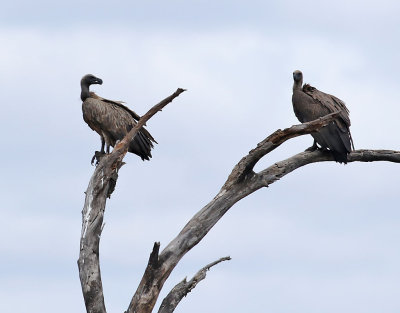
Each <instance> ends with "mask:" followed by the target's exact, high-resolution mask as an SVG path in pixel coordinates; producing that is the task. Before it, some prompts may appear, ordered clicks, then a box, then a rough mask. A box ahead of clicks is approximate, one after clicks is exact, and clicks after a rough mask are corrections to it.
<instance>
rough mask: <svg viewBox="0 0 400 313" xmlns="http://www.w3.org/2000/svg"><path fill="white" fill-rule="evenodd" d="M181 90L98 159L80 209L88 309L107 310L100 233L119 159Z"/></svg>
mask: <svg viewBox="0 0 400 313" xmlns="http://www.w3.org/2000/svg"><path fill="white" fill-rule="evenodd" d="M183 91H184V89H180V88H179V89H178V90H177V91H176V92H175V93H173V94H172V95H171V96H169V97H167V98H165V99H164V100H162V101H161V102H160V103H158V104H156V105H155V106H154V107H152V108H151V109H150V110H149V111H148V112H147V113H146V114H145V115H144V116H143V117H142V118H141V119H140V120H139V122H138V123H137V125H136V126H135V127H134V128H132V130H131V131H130V132H129V133H128V134H127V135H126V136H125V138H124V139H123V140H122V141H121V142H120V143H119V144H117V145H116V147H115V148H114V149H113V151H112V153H110V154H108V155H106V156H104V157H103V158H102V159H101V160H100V163H99V165H98V166H97V167H96V169H95V171H94V173H93V175H92V177H91V178H90V181H89V185H88V188H87V190H86V198H85V204H84V206H83V210H82V231H81V240H80V253H79V259H78V267H79V278H80V281H81V286H82V293H83V297H84V300H85V306H86V311H87V312H90V313H105V312H106V308H105V304H104V296H103V287H102V282H101V275H100V265H99V244H100V236H101V232H102V224H103V216H104V210H105V205H106V199H107V197H109V196H110V195H111V193H112V191H113V189H114V187H115V183H116V181H117V179H118V170H119V169H120V167H121V166H122V165H123V163H122V159H123V157H124V156H125V154H126V152H127V150H128V146H129V142H130V141H132V139H133V138H134V137H135V136H136V134H137V132H138V130H139V129H140V128H141V127H142V126H143V125H144V124H145V123H146V122H147V121H148V120H149V119H150V118H151V117H152V116H153V115H154V114H156V113H157V112H158V111H161V109H162V108H164V107H165V106H166V105H167V104H168V103H170V102H171V101H172V100H173V99H174V98H176V97H178V96H179V95H180V94H181V93H182V92H183ZM157 255H158V251H157Z"/></svg>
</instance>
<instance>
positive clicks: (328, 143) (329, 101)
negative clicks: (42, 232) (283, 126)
mask: <svg viewBox="0 0 400 313" xmlns="http://www.w3.org/2000/svg"><path fill="white" fill-rule="evenodd" d="M293 80H294V84H293V96H292V103H293V110H294V113H295V114H296V117H297V118H298V120H299V121H300V122H301V123H305V122H309V121H313V120H316V119H318V118H320V117H322V116H325V115H327V114H329V113H332V112H336V111H340V113H339V115H338V116H337V117H336V118H335V119H334V120H333V121H332V122H330V123H329V124H328V125H327V126H325V127H322V128H321V129H320V130H318V131H317V132H314V133H312V134H311V135H312V136H313V137H314V143H313V145H312V146H311V147H310V148H309V149H307V150H315V149H317V148H318V146H317V143H318V144H319V145H320V147H321V148H322V149H329V150H330V151H331V152H332V154H333V157H334V158H335V161H336V162H339V163H347V156H348V154H349V153H350V152H351V150H352V149H353V150H354V145H353V139H352V138H351V133H350V118H349V110H348V109H347V107H346V105H345V103H344V102H343V101H342V100H340V99H338V98H336V97H335V96H332V95H330V94H327V93H324V92H322V91H319V90H318V89H316V88H314V87H312V86H310V85H309V84H304V85H303V73H302V72H301V71H298V70H296V71H294V72H293Z"/></svg>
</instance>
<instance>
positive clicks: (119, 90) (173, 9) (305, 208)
mask: <svg viewBox="0 0 400 313" xmlns="http://www.w3.org/2000/svg"><path fill="white" fill-rule="evenodd" d="M399 14H400V2H398V1H389V0H388V1H379V2H372V1H371V2H366V1H344V0H340V1H334V2H333V1H329V2H327V1H291V0H287V1H271V2H265V1H218V2H216V1H191V2H188V1H168V3H167V2H166V1H148V2H147V3H146V4H143V3H142V2H139V1H113V2H111V1H86V2H81V1H68V2H65V3H62V4H60V3H58V2H54V1H40V0H39V1H35V2H32V1H12V2H11V1H9V2H8V3H2V9H1V12H0V40H1V49H0V56H1V57H0V83H1V91H2V100H3V101H2V103H3V105H2V114H1V119H2V121H1V126H0V129H1V132H2V134H4V135H5V136H4V140H3V141H4V144H3V152H2V153H1V156H0V164H1V165H0V166H1V172H2V177H3V179H2V180H1V183H0V184H1V185H0V190H1V191H0V192H1V199H2V205H1V208H0V210H1V217H2V218H1V219H0V237H1V238H2V239H1V240H0V255H1V258H0V311H1V312H16V313H26V312H38V313H39V312H40V313H50V312H54V311H57V312H58V313H67V312H68V313H69V312H77V313H79V312H82V313H83V312H85V307H84V303H83V297H82V294H81V289H80V283H79V276H78V268H77V264H76V261H77V258H78V253H79V236H80V233H81V210H82V207H83V203H84V191H85V190H86V188H87V184H88V181H89V178H90V176H91V174H92V173H93V170H94V168H93V167H92V166H91V165H90V159H91V157H92V155H93V152H94V151H95V150H98V149H99V148H100V140H99V136H98V135H97V134H96V133H95V132H93V131H91V129H90V128H89V127H88V126H87V125H86V124H85V122H84V121H83V119H82V111H81V101H80V98H79V94H80V86H79V81H80V79H81V77H82V76H83V75H84V74H87V73H92V74H95V75H96V76H98V77H100V78H102V79H103V81H104V83H103V85H102V86H95V87H94V88H93V90H95V91H96V92H97V93H98V94H99V95H101V96H103V97H105V98H110V99H114V100H123V101H125V102H126V103H127V105H128V106H129V107H130V108H132V109H133V110H135V111H136V112H138V113H139V114H144V113H145V112H146V111H147V109H149V108H150V107H151V106H152V105H154V104H156V103H157V102H158V101H160V100H161V99H163V98H165V97H166V96H168V95H170V94H171V93H172V92H174V91H175V90H176V88H178V87H182V88H186V89H188V91H187V92H185V93H184V94H182V95H181V96H180V97H179V98H177V99H176V100H175V101H174V102H173V103H171V104H169V105H168V106H167V107H166V108H165V109H164V110H163V111H162V112H161V113H159V114H158V115H156V116H155V117H154V118H153V119H152V120H151V121H150V122H149V123H148V129H149V131H150V132H151V133H152V135H153V136H154V137H155V138H156V140H157V141H158V142H159V144H158V145H156V147H155V149H154V151H153V159H152V160H151V161H150V162H142V161H141V160H140V159H139V158H138V157H137V156H135V155H132V154H130V155H128V156H127V157H126V158H125V162H126V163H127V164H126V165H125V166H124V167H123V168H122V169H121V171H120V178H119V180H118V183H117V189H116V191H115V192H114V194H113V195H112V198H111V200H109V201H108V202H107V209H106V215H105V224H106V225H105V228H104V231H103V235H102V240H101V244H100V263H101V269H102V278H103V285H104V292H105V302H106V307H107V309H108V312H123V311H124V310H126V309H127V307H128V304H129V302H130V299H131V297H132V295H133V293H134V291H135V290H136V287H137V285H138V283H139V281H140V279H141V276H142V274H143V271H144V269H145V266H146V263H147V259H148V255H149V253H150V251H151V249H152V246H153V243H154V242H155V241H160V242H161V248H163V247H165V246H166V245H167V243H168V242H169V241H170V240H171V239H172V238H174V237H175V236H176V235H177V234H178V232H179V231H180V230H181V228H182V227H183V226H184V225H185V224H186V222H187V221H188V220H189V219H190V218H191V217H192V216H193V215H194V214H195V213H196V212H197V211H198V210H200V209H201V208H202V207H203V206H204V205H205V204H206V203H208V202H209V201H210V200H211V199H212V198H213V197H214V196H215V194H216V193H217V192H218V191H219V189H220V187H221V186H222V184H223V183H224V182H225V180H226V178H227V177H228V175H229V174H230V172H231V170H232V168H233V166H234V165H235V164H236V163H237V162H238V161H239V160H240V158H241V157H243V156H244V155H246V154H247V152H248V151H249V150H250V149H252V148H253V147H255V146H256V145H257V143H258V142H260V141H261V140H263V139H264V138H265V137H267V136H268V135H269V134H271V133H272V132H274V131H275V130H276V129H278V128H285V127H289V126H291V125H293V124H296V123H297V119H296V117H295V116H294V113H293V110H292V104H291V93H292V82H293V80H292V72H293V70H295V69H300V70H302V72H303V74H304V80H305V82H307V83H310V84H311V85H313V86H315V87H317V88H318V89H320V90H322V91H325V92H328V93H331V94H334V95H336V96H337V97H339V98H341V99H342V100H344V101H345V102H346V104H347V106H348V108H349V109H350V118H351V121H352V127H351V131H352V135H353V139H354V143H355V146H356V149H368V148H371V149H372V148H373V149H393V150H400V139H399V136H398V133H399V130H398V119H399V116H400V109H399V105H398V100H397V97H398V90H399V83H398V80H399V73H400V61H399V53H398V51H399V49H400V20H399V18H398V16H399ZM311 144H312V138H311V136H302V137H300V138H296V139H293V140H291V141H289V142H286V143H285V144H283V145H282V146H281V147H280V148H279V149H277V150H276V151H274V152H273V153H271V154H270V155H268V156H267V157H265V159H263V160H262V161H261V162H260V164H258V165H257V167H256V170H261V169H263V168H265V167H267V166H269V165H271V164H273V163H274V162H276V161H278V160H282V159H284V158H287V157H290V156H292V155H294V154H296V153H298V152H300V151H303V150H305V149H306V148H307V147H309V146H310V145H311ZM399 183H400V166H399V165H398V164H394V163H384V162H375V163H370V164H367V163H363V164H361V163H353V164H348V165H346V166H344V165H340V164H337V163H333V162H330V163H319V164H313V165H308V166H306V167H303V168H301V169H299V170H296V171H295V172H293V173H291V174H289V175H288V176H285V177H284V178H282V179H281V180H280V181H278V182H276V183H274V184H273V185H271V186H270V188H268V189H263V190H260V191H258V192H256V193H254V194H252V195H250V196H249V197H247V198H246V199H243V200H242V201H241V202H239V203H238V204H237V205H236V206H234V207H233V208H232V209H231V210H230V211H229V212H228V213H227V214H226V216H224V217H223V218H222V220H221V221H220V222H219V223H218V224H217V225H216V226H215V227H214V229H212V230H211V232H210V233H209V234H208V235H207V236H206V237H205V238H204V240H203V241H202V242H201V243H200V244H199V245H198V246H196V247H195V248H194V249H193V250H192V251H190V252H189V253H188V254H187V255H186V256H185V257H184V258H183V259H182V261H181V263H180V264H179V265H178V267H177V268H176V270H175V271H174V272H173V273H172V274H171V276H170V278H169V280H168V281H167V283H166V284H165V286H164V289H163V291H162V293H161V297H160V301H161V300H162V298H163V297H164V296H165V295H166V294H167V293H168V292H169V290H170V289H171V288H172V287H173V286H174V285H175V284H176V283H178V282H179V281H181V280H182V279H183V278H184V277H185V276H187V277H188V278H191V277H192V275H194V274H195V273H196V272H197V270H199V269H200V268H201V267H203V266H204V265H206V264H208V263H210V262H212V261H214V260H216V259H218V258H220V257H223V256H227V255H230V256H231V257H232V260H231V261H229V262H224V263H221V264H219V265H217V266H216V267H214V268H213V269H211V271H210V272H209V273H208V276H207V278H206V280H204V281H202V282H201V283H199V285H198V286H197V287H196V289H194V290H193V291H192V292H191V293H190V294H189V295H188V296H187V297H186V298H184V299H183V300H182V302H181V303H180V305H179V306H178V308H177V310H176V311H175V312H177V313H183V312H191V313H203V312H216V313H217V312H218V313H227V312H274V313H281V312H282V313H283V312H291V313H314V312H315V313H320V312H324V313H337V312H363V313H376V312H385V313H398V312H399V311H400V292H399V290H400V270H399V266H398V264H399V263H400V251H399V248H398V247H399V244H400V230H399V229H400V228H399V227H398V225H399V219H400V212H399V201H398V196H399V191H398V188H399V186H400V184H399ZM160 301H159V303H160ZM159 303H158V304H157V306H156V309H155V312H157V309H158V306H159Z"/></svg>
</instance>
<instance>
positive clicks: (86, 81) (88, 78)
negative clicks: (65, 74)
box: [81, 74, 103, 87]
mask: <svg viewBox="0 0 400 313" xmlns="http://www.w3.org/2000/svg"><path fill="white" fill-rule="evenodd" d="M102 83H103V81H102V80H101V79H100V78H98V77H96V76H94V75H92V74H87V75H85V76H83V77H82V79H81V86H86V87H89V86H90V85H94V84H98V85H101V84H102Z"/></svg>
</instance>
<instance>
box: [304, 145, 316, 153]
mask: <svg viewBox="0 0 400 313" xmlns="http://www.w3.org/2000/svg"><path fill="white" fill-rule="evenodd" d="M317 149H319V148H318V146H317V145H312V146H311V147H309V148H307V149H306V150H304V151H307V152H313V151H315V150H317Z"/></svg>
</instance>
